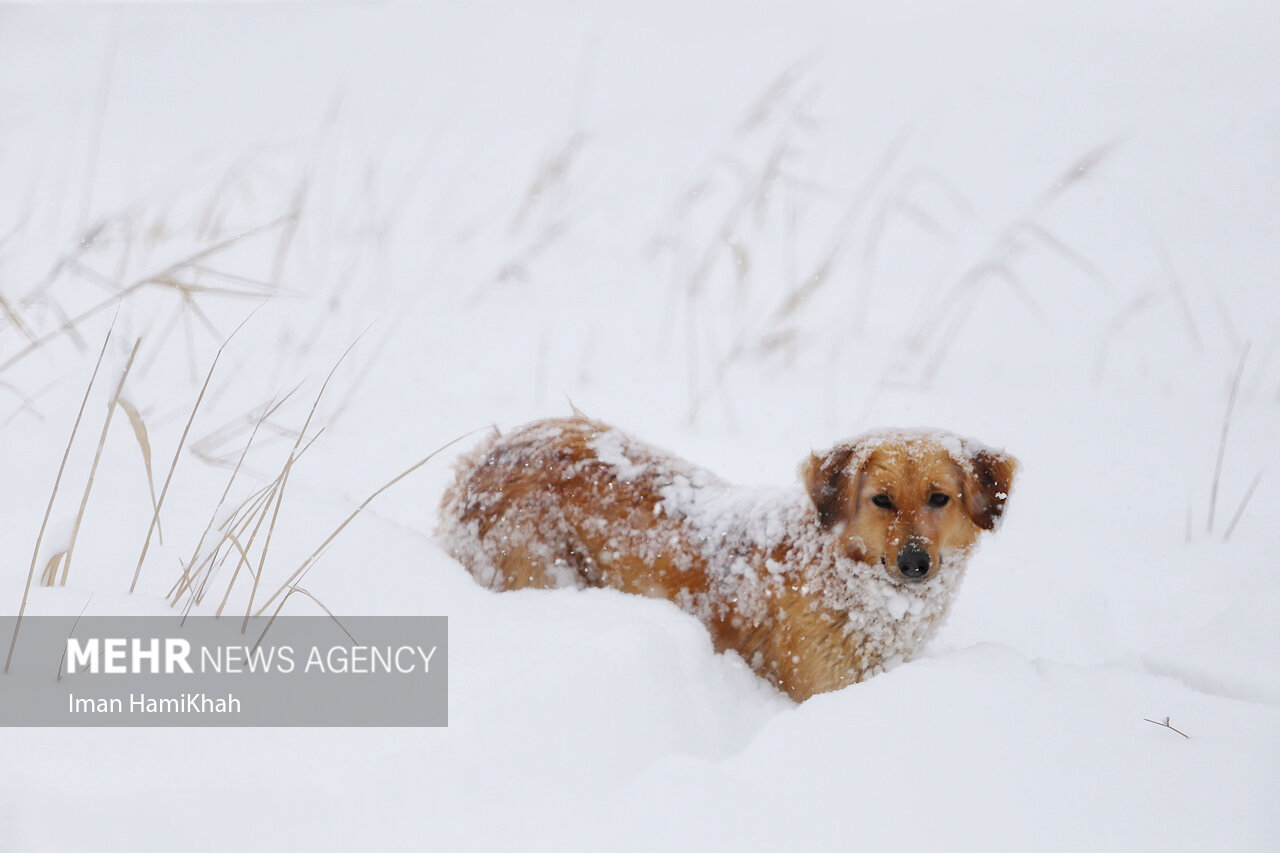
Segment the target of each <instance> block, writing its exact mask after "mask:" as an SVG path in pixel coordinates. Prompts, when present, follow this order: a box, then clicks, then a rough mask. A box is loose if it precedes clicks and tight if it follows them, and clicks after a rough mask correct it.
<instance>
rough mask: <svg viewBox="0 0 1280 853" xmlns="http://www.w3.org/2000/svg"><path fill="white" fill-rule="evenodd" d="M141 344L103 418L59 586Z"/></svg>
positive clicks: (64, 580) (137, 343)
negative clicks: (112, 418) (122, 392)
mask: <svg viewBox="0 0 1280 853" xmlns="http://www.w3.org/2000/svg"><path fill="white" fill-rule="evenodd" d="M140 346H142V338H138V339H137V340H136V341H134V343H133V349H132V350H130V351H129V360H128V361H126V362H125V365H124V370H122V371H120V381H119V382H118V383H116V390H115V393H114V394H112V395H111V401H110V402H109V403H107V416H106V417H105V418H103V420H102V433H101V434H100V435H99V436H98V447H97V449H96V450H95V451H94V453H93V465H92V466H90V468H89V476H88V478H87V479H86V480H85V484H84V494H83V495H82V496H81V498H80V509H79V510H77V511H76V520H75V524H73V525H72V527H71V541H70V543H69V544H68V545H67V554H66V557H65V558H64V559H63V561H62V577H61V578H59V580H58V586H66V585H67V573H68V572H70V571H71V558H72V556H73V555H74V554H75V550H76V540H77V539H79V537H80V524H81V522H83V521H84V511H85V509H86V508H87V507H88V506H89V494H90V493H91V492H92V491H93V482H94V480H95V479H96V477H97V475H98V463H99V462H101V461H102V448H103V447H104V446H105V445H106V443H107V433H108V432H110V430H111V416H112V415H114V414H115V411H116V406H117V405H118V404H119V402H120V392H121V391H123V390H124V383H125V382H126V381H127V380H128V379H129V370H130V369H131V368H132V367H133V360H134V359H135V358H137V357H138V347H140ZM149 467H150V466H149V465H148V468H149ZM156 513H157V517H158V514H159V504H157V505H156Z"/></svg>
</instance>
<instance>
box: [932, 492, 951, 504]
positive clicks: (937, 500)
mask: <svg viewBox="0 0 1280 853" xmlns="http://www.w3.org/2000/svg"><path fill="white" fill-rule="evenodd" d="M949 500H951V498H950V497H949V496H948V495H944V494H943V493H942V492H934V493H933V494H931V495H929V506H946V505H947V501H949Z"/></svg>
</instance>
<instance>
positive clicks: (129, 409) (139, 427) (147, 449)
mask: <svg viewBox="0 0 1280 853" xmlns="http://www.w3.org/2000/svg"><path fill="white" fill-rule="evenodd" d="M116 404H117V405H119V406H120V408H122V409H124V413H125V414H126V415H128V416H129V424H130V426H132V427H133V437H134V438H136V439H137V440H138V449H139V450H141V451H142V464H143V465H144V466H146V469H147V488H148V489H150V490H151V511H152V512H156V481H155V478H154V477H153V476H152V472H151V440H150V439H149V438H148V437H147V425H146V423H145V422H144V421H143V420H142V415H141V414H139V412H138V410H137V408H135V407H134V405H133V404H132V403H130V402H129V401H128V400H126V399H125V398H124V397H121V398H120V399H119V400H117V401H116ZM156 536H157V537H158V538H159V539H160V544H161V545H163V544H164V528H163V527H161V526H160V524H159V522H157V523H156Z"/></svg>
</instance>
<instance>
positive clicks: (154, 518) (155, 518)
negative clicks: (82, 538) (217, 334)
mask: <svg viewBox="0 0 1280 853" xmlns="http://www.w3.org/2000/svg"><path fill="white" fill-rule="evenodd" d="M255 313H257V310H256V309H255V310H254V311H251V312H250V313H249V316H248V317H245V318H244V319H243V320H241V321H240V325H239V326H236V327H235V329H234V330H233V331H232V332H231V334H230V335H228V336H227V339H226V340H225V341H223V342H222V346H220V347H218V351H217V352H216V353H214V356H213V363H212V364H210V365H209V372H208V373H207V374H205V377H204V384H203V385H201V386H200V393H199V395H198V396H197V397H196V402H195V405H193V406H192V407H191V414H190V415H189V416H188V417H187V424H186V426H185V427H183V429H182V437H181V438H179V439H178V447H177V449H175V450H174V451H173V462H171V463H170V464H169V473H168V474H167V475H166V476H165V478H164V486H163V487H161V489H160V498H159V500H157V501H156V507H155V512H153V513H152V514H151V525H150V526H149V527H148V528H147V538H146V539H145V540H144V541H143V543H142V553H141V554H139V555H138V567H137V568H136V569H134V570H133V581H132V582H131V583H130V584H129V592H133V591H134V590H135V589H137V587H138V576H139V575H141V574H142V564H143V562H145V561H146V559H147V549H148V548H150V547H151V534H152V533H153V532H155V529H156V526H157V525H158V524H159V523H160V508H161V507H163V506H164V499H165V496H166V495H168V494H169V486H170V484H172V483H173V472H174V471H176V470H177V469H178V460H179V459H180V458H181V457H182V447H183V445H184V444H186V442H187V435H188V434H190V432H191V424H192V423H194V422H195V419H196V413H197V412H198V411H200V403H201V402H202V401H203V400H204V395H205V392H206V391H208V390H209V381H210V380H211V379H213V371H214V370H215V369H216V368H217V366H218V359H219V358H221V357H222V353H223V351H224V350H226V348H227V344H229V343H231V339H232V338H234V337H235V336H236V333H237V332H239V331H240V330H241V329H243V328H244V324H245V323H247V322H249V320H250V319H251V318H252V317H253V315H254V314H255Z"/></svg>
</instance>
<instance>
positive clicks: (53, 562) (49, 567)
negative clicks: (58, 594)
mask: <svg viewBox="0 0 1280 853" xmlns="http://www.w3.org/2000/svg"><path fill="white" fill-rule="evenodd" d="M65 556H67V552H66V551H59V552H58V553H56V554H54V555H53V556H52V557H50V558H49V562H47V563H45V565H44V571H42V572H41V573H40V585H41V586H53V585H54V584H56V583H57V582H58V566H59V565H61V563H62V558H63V557H65Z"/></svg>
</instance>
